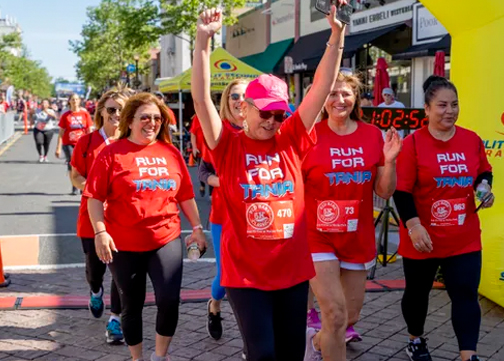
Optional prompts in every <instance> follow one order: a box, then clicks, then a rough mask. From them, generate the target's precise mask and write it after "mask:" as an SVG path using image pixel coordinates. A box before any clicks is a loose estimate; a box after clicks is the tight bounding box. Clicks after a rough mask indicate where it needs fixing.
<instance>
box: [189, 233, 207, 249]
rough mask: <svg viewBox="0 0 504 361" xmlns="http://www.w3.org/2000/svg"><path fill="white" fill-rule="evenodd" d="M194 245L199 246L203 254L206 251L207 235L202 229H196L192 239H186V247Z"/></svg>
mask: <svg viewBox="0 0 504 361" xmlns="http://www.w3.org/2000/svg"><path fill="white" fill-rule="evenodd" d="M193 243H196V244H197V245H198V248H199V250H200V252H201V254H203V252H204V251H206V249H207V247H208V244H207V240H206V236H205V233H204V232H203V230H202V229H199V228H198V229H195V230H194V231H193V232H192V234H191V237H188V238H186V247H189V246H190V245H191V244H193Z"/></svg>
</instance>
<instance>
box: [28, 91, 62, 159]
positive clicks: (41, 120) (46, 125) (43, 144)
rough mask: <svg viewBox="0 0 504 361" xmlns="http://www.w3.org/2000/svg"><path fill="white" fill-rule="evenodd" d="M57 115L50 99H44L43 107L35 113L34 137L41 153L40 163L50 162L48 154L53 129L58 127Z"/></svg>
mask: <svg viewBox="0 0 504 361" xmlns="http://www.w3.org/2000/svg"><path fill="white" fill-rule="evenodd" d="M56 118H57V115H56V113H55V112H54V110H53V109H52V108H51V105H50V104H49V99H44V100H42V109H40V110H37V111H36V112H35V114H34V115H33V123H34V128H33V138H34V139H35V146H36V147H37V152H38V154H39V160H38V161H39V163H42V162H45V163H48V162H49V161H48V160H47V154H48V153H49V146H50V145H51V140H52V137H53V135H54V133H53V129H54V128H55V127H56Z"/></svg>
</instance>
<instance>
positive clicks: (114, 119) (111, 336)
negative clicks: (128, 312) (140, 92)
mask: <svg viewBox="0 0 504 361" xmlns="http://www.w3.org/2000/svg"><path fill="white" fill-rule="evenodd" d="M129 96H130V95H129V92H128V91H126V90H124V91H120V90H110V91H108V92H106V93H105V94H103V96H102V97H101V99H100V101H99V102H98V105H97V108H96V111H95V115H94V123H95V127H96V130H95V131H94V132H92V133H90V134H86V135H84V136H83V137H81V138H80V139H79V140H78V141H77V144H76V145H75V149H74V152H73V154H72V161H71V163H70V164H71V166H72V172H71V179H72V184H73V185H74V187H76V188H77V189H79V190H81V191H83V190H84V187H85V185H86V178H87V176H88V174H89V171H90V170H91V166H92V165H93V163H94V161H95V159H96V157H97V156H98V154H100V152H101V151H102V150H103V149H104V148H105V147H106V146H107V145H109V144H111V143H113V142H115V141H116V139H117V138H118V137H119V116H120V114H121V110H122V108H123V107H124V103H125V102H126V100H127V99H128V97H129ZM87 202H88V198H87V197H85V196H82V198H81V204H80V207H79V216H78V218H77V237H80V239H81V242H82V249H83V250H84V255H85V257H86V279H87V282H88V283H89V287H90V291H89V294H90V299H89V310H90V312H91V314H92V315H93V316H94V317H96V318H100V317H101V316H102V315H103V311H104V310H105V303H104V301H103V296H104V289H103V276H104V274H105V271H106V270H107V266H106V264H104V263H103V262H102V261H100V259H99V258H98V256H97V254H96V249H95V244H94V231H93V226H92V225H91V221H90V220H89V214H88V209H87ZM110 312H111V316H110V318H109V320H108V322H107V329H106V337H107V342H108V343H109V344H120V343H122V342H124V336H123V333H122V330H121V323H120V321H121V320H120V315H121V301H120V299H119V293H118V291H117V287H116V285H115V282H114V281H113V280H112V282H111V286H110Z"/></svg>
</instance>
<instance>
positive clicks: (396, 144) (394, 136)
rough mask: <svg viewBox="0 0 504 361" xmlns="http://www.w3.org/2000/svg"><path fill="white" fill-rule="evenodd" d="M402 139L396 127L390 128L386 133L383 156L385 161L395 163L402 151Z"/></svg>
mask: <svg viewBox="0 0 504 361" xmlns="http://www.w3.org/2000/svg"><path fill="white" fill-rule="evenodd" d="M401 148H402V139H401V137H400V136H399V133H397V130H396V129H395V128H390V129H389V130H387V133H386V134H385V144H384V145H383V156H384V157H385V163H393V162H395V160H396V159H397V156H398V155H399V153H400V152H401Z"/></svg>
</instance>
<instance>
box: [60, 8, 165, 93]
mask: <svg viewBox="0 0 504 361" xmlns="http://www.w3.org/2000/svg"><path fill="white" fill-rule="evenodd" d="M87 16H88V18H89V20H88V22H87V23H86V24H85V25H84V26H83V29H82V32H81V35H82V37H83V40H82V41H73V42H72V41H71V42H70V48H71V50H72V51H73V52H74V53H75V54H77V56H78V57H79V61H78V63H77V65H76V70H77V76H78V77H79V78H80V79H81V80H83V81H84V82H85V83H86V84H87V85H90V86H91V87H93V89H95V90H100V91H101V90H103V89H106V88H108V87H110V86H112V85H114V84H115V83H117V81H119V79H120V76H121V73H122V72H124V71H125V70H126V66H127V64H129V63H133V62H134V56H135V55H136V54H138V55H139V56H140V64H141V63H142V62H146V61H147V60H148V59H149V52H148V51H149V49H150V48H152V47H153V46H155V45H156V44H157V41H158V38H159V35H160V27H159V25H158V24H157V22H158V18H159V8H158V6H157V4H156V3H154V1H153V0H102V2H101V3H100V5H99V6H97V7H89V8H88V9H87ZM139 71H140V73H143V71H144V69H139Z"/></svg>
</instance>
